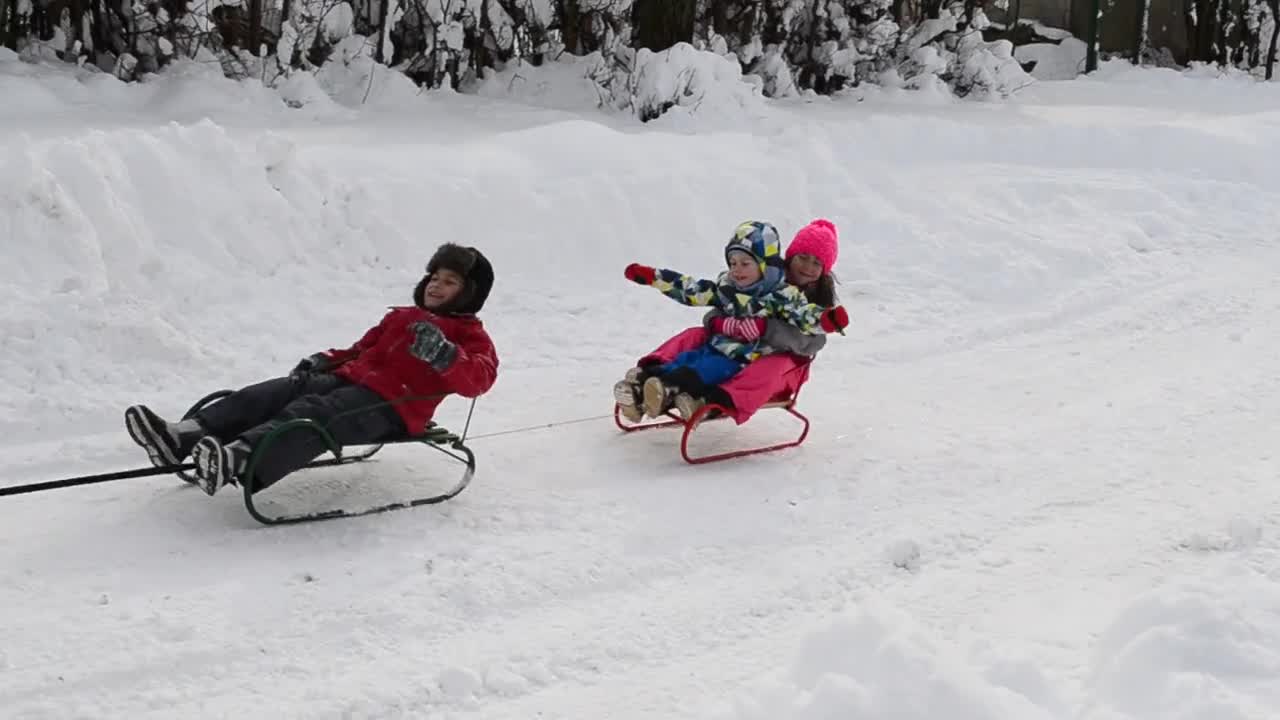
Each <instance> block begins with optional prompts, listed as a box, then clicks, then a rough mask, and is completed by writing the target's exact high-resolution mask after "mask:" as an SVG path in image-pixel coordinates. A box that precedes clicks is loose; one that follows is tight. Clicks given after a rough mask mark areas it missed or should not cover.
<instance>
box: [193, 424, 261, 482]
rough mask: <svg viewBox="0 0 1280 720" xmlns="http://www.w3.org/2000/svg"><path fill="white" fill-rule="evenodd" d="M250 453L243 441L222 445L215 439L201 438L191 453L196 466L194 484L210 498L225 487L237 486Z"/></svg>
mask: <svg viewBox="0 0 1280 720" xmlns="http://www.w3.org/2000/svg"><path fill="white" fill-rule="evenodd" d="M251 452H252V451H251V450H250V448H249V446H248V444H246V443H245V442H244V441H243V440H237V441H235V442H233V443H231V444H229V445H223V444H222V443H220V442H218V439H217V438H215V437H212V436H210V437H205V438H202V439H201V440H200V442H198V443H196V447H195V450H193V451H192V453H191V459H192V460H193V461H194V462H195V464H196V484H198V485H199V486H200V489H201V490H204V492H205V494H206V495H209V496H210V497H212V496H213V494H214V493H216V492H218V490H219V489H220V488H222V487H223V486H225V485H236V484H238V481H239V478H240V476H241V475H242V474H243V473H244V471H245V468H246V467H247V466H248V464H249V455H250V453H251Z"/></svg>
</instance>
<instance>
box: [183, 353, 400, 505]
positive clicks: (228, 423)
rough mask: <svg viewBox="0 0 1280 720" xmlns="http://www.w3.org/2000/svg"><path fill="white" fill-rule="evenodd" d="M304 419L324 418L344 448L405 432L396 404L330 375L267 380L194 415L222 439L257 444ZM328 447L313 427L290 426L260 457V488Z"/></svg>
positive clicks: (256, 482)
mask: <svg viewBox="0 0 1280 720" xmlns="http://www.w3.org/2000/svg"><path fill="white" fill-rule="evenodd" d="M360 408H367V409H366V410H364V411H359V409H360ZM353 410H356V411H357V412H351V411H353ZM301 418H305V419H310V420H313V421H315V422H317V423H319V424H320V425H321V426H323V427H324V428H325V430H327V431H328V432H329V434H330V435H332V436H333V439H334V441H335V442H337V443H338V444H339V445H341V446H343V447H345V446H347V445H366V444H373V443H377V442H381V441H385V440H391V439H394V438H399V437H403V436H404V434H405V432H406V431H405V425H404V421H403V420H401V419H400V415H399V414H398V413H396V409H395V406H394V405H391V404H389V403H387V402H386V401H385V400H383V399H382V397H381V396H379V395H378V394H377V393H375V392H373V391H372V390H370V389H368V388H366V387H363V386H361V385H356V384H354V383H351V382H349V381H347V380H345V379H343V378H340V377H337V376H336V375H329V374H313V375H299V376H296V377H281V378H273V379H271V380H264V381H263V382H260V383H257V384H254V385H249V386H248V387H244V388H241V389H240V390H237V391H236V392H234V393H232V394H231V395H228V396H227V397H224V398H222V399H221V400H218V401H217V402H214V403H212V404H210V405H207V406H205V407H204V408H203V409H201V410H200V411H199V412H197V413H196V416H195V419H196V420H197V421H199V423H200V424H201V425H202V426H203V427H204V429H205V430H206V431H208V432H209V434H211V435H213V436H214V437H216V438H217V439H218V440H219V441H220V442H222V443H224V444H226V443H230V442H233V441H235V440H237V439H238V440H244V441H245V442H246V443H248V445H249V447H252V448H256V447H257V446H258V443H260V442H262V439H263V438H265V437H266V436H267V433H269V432H271V431H272V430H273V429H275V428H276V427H278V426H279V425H281V424H282V423H285V422H287V421H289V420H294V419H301ZM328 450H329V447H328V446H327V445H326V444H325V442H324V440H323V439H322V438H321V436H320V435H319V434H318V433H316V432H315V431H314V430H310V429H307V428H298V429H291V430H286V431H285V432H284V433H282V434H281V435H279V436H278V437H277V438H276V439H275V440H274V441H272V443H271V447H270V448H269V449H268V450H267V453H266V454H265V455H263V456H262V458H261V460H259V462H258V466H257V469H256V470H255V472H254V475H255V477H254V488H255V490H261V489H263V488H267V487H270V486H271V485H273V484H275V483H276V482H277V481H278V480H280V479H281V478H283V477H285V476H286V475H288V474H289V473H291V472H293V471H295V470H298V469H300V468H302V467H304V466H306V465H307V464H308V463H310V462H311V461H312V460H314V459H316V458H317V457H319V456H320V455H323V454H324V453H325V452H327V451H328Z"/></svg>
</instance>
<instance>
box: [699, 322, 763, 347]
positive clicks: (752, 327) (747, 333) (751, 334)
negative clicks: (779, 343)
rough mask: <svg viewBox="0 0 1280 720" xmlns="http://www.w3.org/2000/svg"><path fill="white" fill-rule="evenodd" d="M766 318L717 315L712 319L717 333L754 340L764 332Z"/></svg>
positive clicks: (749, 340)
mask: <svg viewBox="0 0 1280 720" xmlns="http://www.w3.org/2000/svg"><path fill="white" fill-rule="evenodd" d="M764 323H765V320H764V318H731V317H717V318H713V319H712V320H711V329H712V330H713V331H714V332H715V333H716V334H717V335H728V336H729V337H731V338H737V339H738V340H746V341H748V342H752V341H755V340H759V339H760V336H761V335H763V334H764V327H765V324H764Z"/></svg>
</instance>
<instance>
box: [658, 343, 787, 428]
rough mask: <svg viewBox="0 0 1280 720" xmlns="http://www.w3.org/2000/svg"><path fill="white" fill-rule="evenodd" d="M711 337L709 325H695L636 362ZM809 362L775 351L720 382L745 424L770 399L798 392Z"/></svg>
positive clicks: (664, 357) (663, 358)
mask: <svg viewBox="0 0 1280 720" xmlns="http://www.w3.org/2000/svg"><path fill="white" fill-rule="evenodd" d="M708 337H709V334H708V333H707V330H706V328H702V327H691V328H689V329H687V330H685V331H683V332H681V333H680V334H678V335H676V336H675V337H673V338H671V339H670V340H667V341H666V342H664V343H663V344H662V345H660V346H659V347H658V349H657V350H654V351H653V352H651V353H649V354H648V355H645V356H644V357H642V358H640V361H639V362H638V363H636V364H637V365H641V366H643V365H648V364H650V363H655V362H663V363H665V362H670V361H671V360H672V359H673V358H675V356H676V355H679V354H680V353H682V352H684V351H686V350H693V349H695V348H698V347H700V346H702V345H704V344H705V343H706V342H707V338H708ZM809 363H810V360H807V359H802V358H801V357H800V356H798V355H793V354H791V353H787V352H777V353H772V354H769V355H765V356H764V357H762V358H760V359H758V360H755V361H752V362H750V363H747V365H746V366H745V367H744V368H742V370H741V371H740V372H739V373H738V374H737V375H734V376H733V377H732V378H730V379H729V380H727V381H725V382H724V383H723V384H722V385H720V389H721V390H723V391H725V392H726V393H728V395H729V397H730V398H732V399H733V408H732V411H733V412H732V414H733V420H734V422H735V423H737V424H739V425H741V424H742V423H744V422H746V421H747V420H749V419H751V416H752V415H754V414H755V412H756V411H757V410H759V409H760V406H762V405H764V404H765V403H767V402H769V401H770V400H773V399H775V398H779V396H790V395H794V394H795V393H796V391H797V390H799V389H800V385H801V384H803V383H804V381H806V380H808V379H809Z"/></svg>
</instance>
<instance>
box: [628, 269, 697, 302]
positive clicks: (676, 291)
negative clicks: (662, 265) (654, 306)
mask: <svg viewBox="0 0 1280 720" xmlns="http://www.w3.org/2000/svg"><path fill="white" fill-rule="evenodd" d="M626 274H627V279H628V280H630V281H631V282H633V283H637V284H640V285H649V286H651V287H655V288H657V289H658V292H660V293H662V294H663V295H666V296H667V297H669V298H671V299H672V300H675V301H676V302H678V303H680V304H682V305H692V306H694V307H703V306H706V305H710V304H712V303H714V302H715V301H716V288H717V287H718V286H717V285H716V281H715V280H700V279H698V278H694V277H690V276H688V275H683V274H681V273H678V272H676V271H675V270H663V269H659V268H651V267H649V266H647V265H639V264H636V263H631V264H630V265H628V266H627V271H626Z"/></svg>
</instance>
